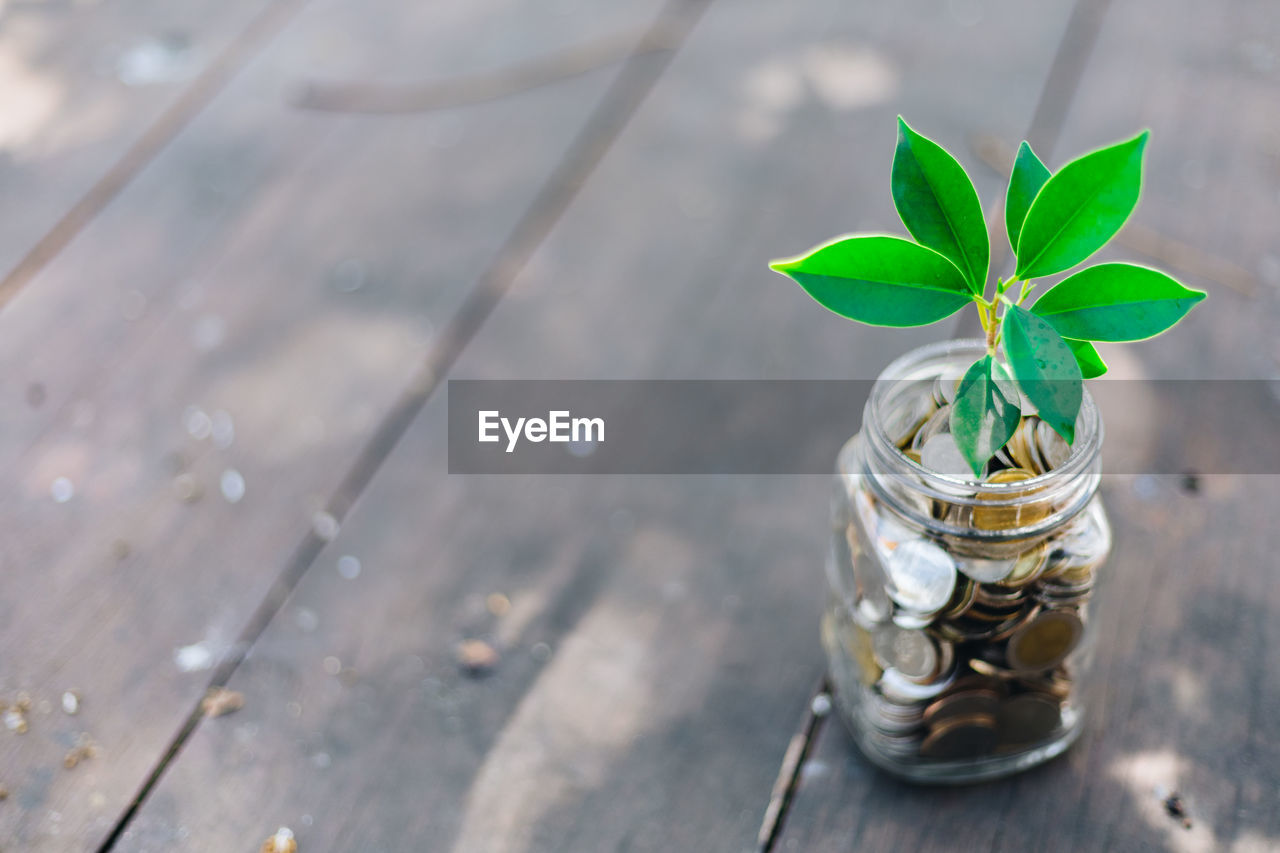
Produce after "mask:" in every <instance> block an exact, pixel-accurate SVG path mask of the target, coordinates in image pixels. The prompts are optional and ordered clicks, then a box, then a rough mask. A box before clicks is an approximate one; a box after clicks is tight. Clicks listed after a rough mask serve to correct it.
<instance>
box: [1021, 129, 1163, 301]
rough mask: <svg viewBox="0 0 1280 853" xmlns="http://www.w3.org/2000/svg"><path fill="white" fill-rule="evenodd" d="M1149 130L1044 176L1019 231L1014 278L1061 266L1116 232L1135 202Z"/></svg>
mask: <svg viewBox="0 0 1280 853" xmlns="http://www.w3.org/2000/svg"><path fill="white" fill-rule="evenodd" d="M1148 135H1149V132H1148V131H1145V130H1144V131H1143V132H1142V133H1140V134H1138V135H1137V136H1135V137H1134V138H1133V139H1130V140H1127V141H1125V142H1119V143H1116V144H1115V145H1111V146H1109V147H1107V148H1102V149H1099V150H1098V151H1094V152H1092V153H1090V154H1086V155H1084V156H1083V157H1080V158H1078V159H1075V160H1072V161H1071V162H1070V163H1068V164H1067V165H1065V166H1063V167H1062V168H1061V169H1060V170H1058V172H1057V173H1056V174H1055V175H1053V176H1052V177H1051V178H1049V180H1048V181H1046V182H1045V185H1044V186H1043V187H1041V189H1040V192H1039V193H1038V194H1037V195H1036V197H1035V200H1034V201H1033V202H1032V203H1031V208H1030V210H1028V211H1027V218H1026V220H1025V221H1024V222H1023V224H1022V231H1021V233H1020V234H1019V235H1018V248H1017V255H1018V267H1017V273H1016V275H1017V277H1018V278H1020V279H1022V280H1024V281H1025V280H1027V279H1029V278H1039V277H1041V276H1046V275H1052V274H1054V273H1056V272H1062V271H1063V270H1065V269H1068V268H1070V267H1073V266H1075V265H1076V264H1078V263H1080V262H1081V261H1083V260H1084V259H1085V258H1087V257H1089V256H1090V255H1092V254H1093V253H1094V252H1096V251H1098V249H1100V248H1102V246H1103V244H1104V243H1106V242H1107V241H1108V240H1110V239H1111V238H1112V237H1113V236H1115V233H1116V232H1117V231H1119V230H1120V226H1122V225H1124V222H1125V220H1126V219H1128V218H1129V214H1130V213H1132V212H1133V208H1134V206H1136V205H1137V203H1138V194H1139V193H1140V192H1141V190H1142V152H1143V150H1144V149H1145V148H1146V144H1147V136H1148Z"/></svg>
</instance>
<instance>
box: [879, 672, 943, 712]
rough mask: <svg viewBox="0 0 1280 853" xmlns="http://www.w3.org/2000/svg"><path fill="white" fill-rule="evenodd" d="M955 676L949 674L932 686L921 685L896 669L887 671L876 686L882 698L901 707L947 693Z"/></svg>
mask: <svg viewBox="0 0 1280 853" xmlns="http://www.w3.org/2000/svg"><path fill="white" fill-rule="evenodd" d="M954 676H955V673H954V672H947V673H944V674H943V676H942V677H941V678H938V679H937V680H935V681H934V682H933V683H931V684H920V683H919V682H915V681H912V680H911V679H909V678H907V677H906V676H904V675H903V674H902V673H900V672H898V671H897V670H896V669H886V670H885V671H884V674H883V675H881V676H880V681H879V682H877V684H876V686H877V687H878V688H879V690H880V694H881V695H882V696H884V697H885V698H886V699H888V700H889V701H891V702H896V703H898V704H900V705H902V704H909V703H913V702H927V701H929V700H931V699H936V698H937V697H938V696H941V695H942V694H943V693H945V692H946V690H947V688H948V687H950V686H951V682H952V680H953V679H954ZM921 709H922V710H923V706H921Z"/></svg>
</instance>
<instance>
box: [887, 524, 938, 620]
mask: <svg viewBox="0 0 1280 853" xmlns="http://www.w3.org/2000/svg"><path fill="white" fill-rule="evenodd" d="M884 568H885V571H886V573H887V574H888V580H889V588H888V590H887V591H888V593H889V597H890V598H892V599H893V600H894V601H895V602H897V603H898V604H899V605H900V606H902V607H905V608H906V609H908V610H913V611H915V612H917V613H930V614H932V613H937V612H938V611H940V610H942V609H943V608H944V607H946V606H947V603H948V602H949V601H950V600H951V596H952V594H953V593H954V592H955V586H956V564H955V562H954V561H953V560H952V559H951V557H950V556H949V555H948V554H947V552H946V551H944V550H942V549H941V548H939V547H938V546H937V545H935V544H934V543H932V542H930V541H929V540H927V539H912V540H909V541H906V542H901V543H899V544H898V545H897V547H896V548H894V549H892V550H891V551H889V552H888V554H887V555H886V560H885V566H884Z"/></svg>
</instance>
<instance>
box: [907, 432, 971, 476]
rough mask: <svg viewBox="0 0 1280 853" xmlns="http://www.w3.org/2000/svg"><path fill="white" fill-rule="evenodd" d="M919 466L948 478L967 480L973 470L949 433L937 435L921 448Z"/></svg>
mask: <svg viewBox="0 0 1280 853" xmlns="http://www.w3.org/2000/svg"><path fill="white" fill-rule="evenodd" d="M920 464H921V465H923V466H924V467H926V468H928V469H929V470H930V471H936V472H937V473H939V474H943V475H945V476H948V477H957V478H960V479H966V480H967V479H969V478H970V477H972V476H973V469H972V468H970V467H969V463H968V462H967V461H965V458H964V454H962V453H961V452H960V447H959V445H957V444H956V440H955V437H954V436H953V435H951V433H949V432H943V433H938V434H937V435H934V436H932V437H930V438H929V440H928V441H926V442H925V443H924V444H923V445H922V446H921V448H920Z"/></svg>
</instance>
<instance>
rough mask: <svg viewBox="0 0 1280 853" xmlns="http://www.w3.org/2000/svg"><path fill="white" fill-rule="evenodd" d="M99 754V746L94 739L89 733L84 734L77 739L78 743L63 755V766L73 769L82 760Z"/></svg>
mask: <svg viewBox="0 0 1280 853" xmlns="http://www.w3.org/2000/svg"><path fill="white" fill-rule="evenodd" d="M97 754H98V747H97V746H95V745H94V743H93V740H92V739H91V738H90V737H89V736H88V735H87V734H82V735H80V738H79V740H77V741H76V745H75V746H74V747H72V748H71V749H70V750H69V751H68V752H67V754H66V755H65V756H63V758H62V766H63V767H65V768H67V769H68V770H72V769H74V768H75V766H76V765H77V764H79V763H80V762H81V761H87V760H89V759H90V758H94V757H95V756H97Z"/></svg>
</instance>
